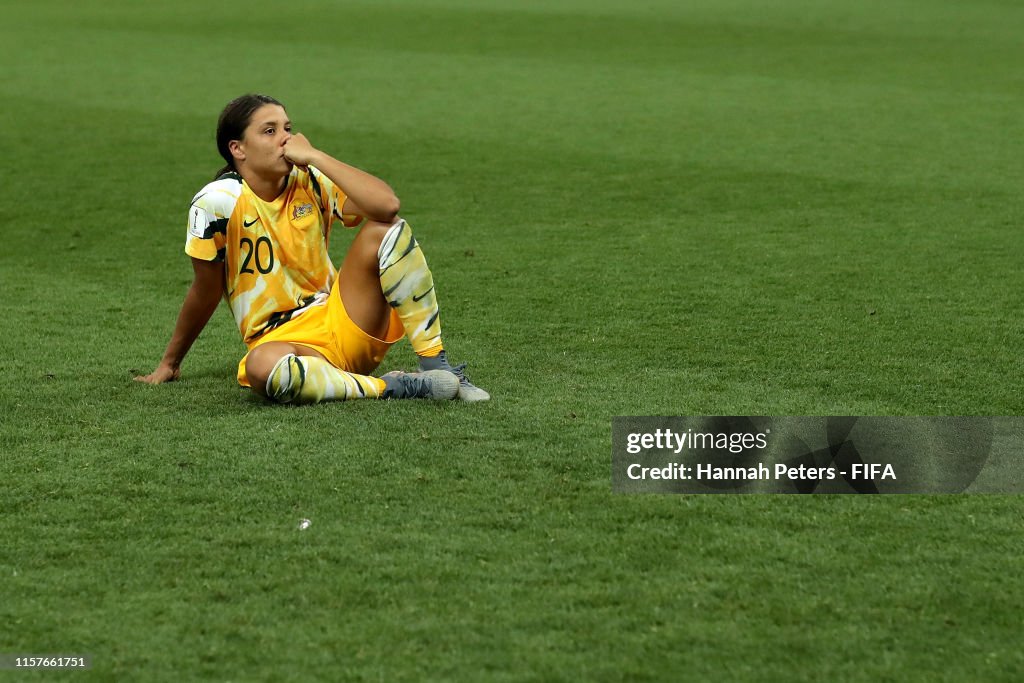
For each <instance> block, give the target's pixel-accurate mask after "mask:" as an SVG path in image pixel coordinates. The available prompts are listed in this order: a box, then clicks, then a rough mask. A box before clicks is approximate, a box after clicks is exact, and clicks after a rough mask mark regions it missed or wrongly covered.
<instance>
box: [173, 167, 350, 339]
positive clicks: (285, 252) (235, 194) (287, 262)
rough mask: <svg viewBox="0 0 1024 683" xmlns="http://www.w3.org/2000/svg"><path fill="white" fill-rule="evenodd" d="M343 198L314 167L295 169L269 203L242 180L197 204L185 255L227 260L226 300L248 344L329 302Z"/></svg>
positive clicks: (222, 185)
mask: <svg viewBox="0 0 1024 683" xmlns="http://www.w3.org/2000/svg"><path fill="white" fill-rule="evenodd" d="M344 204H345V194H344V193H343V192H342V191H341V190H340V189H339V188H338V187H337V186H335V185H334V183H333V182H331V180H330V179H329V178H328V177H327V176H325V175H324V174H322V173H321V172H320V171H318V170H317V169H315V168H313V167H312V166H310V167H309V169H308V170H304V169H300V168H299V167H298V166H296V167H294V168H293V169H292V171H291V173H290V174H289V175H288V182H287V185H286V186H285V189H284V191H283V192H282V193H281V195H280V196H279V197H277V199H275V200H273V201H270V202H266V201H263V200H262V199H260V198H259V197H257V196H256V195H255V194H254V193H253V191H252V190H251V189H250V188H249V186H248V185H247V184H246V183H245V181H243V180H242V178H241V176H239V175H238V174H237V173H226V174H224V175H222V176H220V177H219V178H218V179H217V180H215V181H213V182H212V183H209V184H208V185H207V186H206V187H204V188H203V189H202V190H200V191H199V193H198V194H196V196H195V197H194V198H193V199H192V206H191V208H190V209H189V216H188V237H187V238H186V240H185V253H186V254H188V255H189V256H192V257H195V258H197V259H202V260H204V261H222V262H223V263H224V273H225V292H224V295H225V298H226V299H227V302H228V305H229V306H230V307H231V314H232V315H233V316H234V318H235V323H236V324H237V325H238V330H239V332H241V333H242V340H243V341H244V342H245V343H246V345H249V344H251V343H252V342H254V341H255V340H256V339H257V338H258V337H259V336H260V335H261V334H263V333H264V332H267V331H268V330H271V329H273V328H275V327H277V326H279V325H281V324H283V323H285V322H287V321H289V320H291V319H292V318H294V317H295V316H296V315H299V314H300V313H302V312H304V311H306V310H308V309H309V308H310V307H311V306H317V305H321V304H323V303H324V302H326V300H327V295H328V293H329V292H330V291H331V284H332V283H333V282H334V278H335V276H336V274H337V272H336V270H335V268H334V264H332V263H331V259H330V256H329V255H328V253H327V242H328V238H329V236H330V231H331V226H332V224H333V223H334V221H336V220H337V221H340V220H342V218H341V210H342V207H343V206H344Z"/></svg>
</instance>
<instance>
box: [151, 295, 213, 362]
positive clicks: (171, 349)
mask: <svg viewBox="0 0 1024 683" xmlns="http://www.w3.org/2000/svg"><path fill="white" fill-rule="evenodd" d="M219 302H220V296H219V295H218V296H216V297H213V296H211V295H210V294H209V293H207V292H202V291H199V290H198V289H197V288H196V285H194V284H193V285H192V287H191V288H190V289H189V290H188V294H186V295H185V301H184V302H183V303H182V304H181V312H179V313H178V320H177V322H175V324H174V332H173V333H172V335H171V340H170V341H169V342H168V343H167V349H166V350H165V351H164V355H163V358H161V359H160V364H161V365H164V366H166V367H169V368H173V369H177V368H179V367H180V366H181V362H182V361H183V360H185V355H186V354H187V353H188V351H189V349H191V348H192V344H194V343H195V341H196V339H198V338H199V333H200V332H202V331H203V328H205V327H206V323H208V322H209V321H210V317H211V316H212V315H213V312H214V311H215V310H217V304H218V303H219Z"/></svg>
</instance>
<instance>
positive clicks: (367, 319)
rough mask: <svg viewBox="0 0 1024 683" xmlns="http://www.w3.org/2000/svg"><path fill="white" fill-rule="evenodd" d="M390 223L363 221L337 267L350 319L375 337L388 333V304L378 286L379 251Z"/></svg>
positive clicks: (341, 290) (339, 285) (340, 286)
mask: <svg viewBox="0 0 1024 683" xmlns="http://www.w3.org/2000/svg"><path fill="white" fill-rule="evenodd" d="M396 221H397V219H396ZM392 225H393V224H392V223H380V222H378V221H366V222H365V223H364V224H363V226H362V227H361V228H360V229H359V232H358V233H357V234H356V237H355V239H354V240H352V245H351V246H350V247H349V249H348V253H347V254H345V260H344V261H342V263H341V268H340V269H339V270H338V293H339V294H340V295H341V301H342V303H343V304H344V305H345V312H346V313H348V317H349V320H351V321H352V322H354V323H355V324H356V325H357V326H358V327H359V329H361V330H362V331H363V332H365V333H367V334H368V335H370V336H372V337H376V338H378V339H382V338H383V337H384V336H385V335H386V334H387V331H388V324H389V321H390V319H391V307H390V306H389V305H388V302H387V299H385V298H384V292H382V291H381V288H380V260H379V256H378V251H380V243H381V242H383V241H384V235H385V233H387V231H388V229H390V228H391V226H392Z"/></svg>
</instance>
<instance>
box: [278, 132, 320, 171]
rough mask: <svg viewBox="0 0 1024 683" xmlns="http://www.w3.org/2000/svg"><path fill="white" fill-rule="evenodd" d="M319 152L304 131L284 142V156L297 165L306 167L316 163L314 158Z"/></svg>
mask: <svg viewBox="0 0 1024 683" xmlns="http://www.w3.org/2000/svg"><path fill="white" fill-rule="evenodd" d="M319 153H320V152H319V151H318V150H317V149H316V147H314V146H313V145H312V144H310V142H309V140H308V139H307V138H306V136H305V135H303V134H302V133H296V134H295V135H293V136H291V137H290V138H288V140H287V141H285V143H284V158H285V159H287V160H288V161H290V162H292V163H293V164H295V165H296V166H302V167H303V168H305V167H306V166H309V165H310V164H312V163H315V162H314V158H315V157H316V155H317V154H319Z"/></svg>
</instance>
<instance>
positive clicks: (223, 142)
mask: <svg viewBox="0 0 1024 683" xmlns="http://www.w3.org/2000/svg"><path fill="white" fill-rule="evenodd" d="M265 104H276V105H278V106H280V107H283V106H284V105H283V104H281V103H280V102H278V101H277V100H275V99H274V98H273V97H270V96H269V95H253V94H249V95H242V96H241V97H236V98H235V99H233V100H231V101H230V102H228V104H227V106H226V107H224V111H222V112H221V113H220V118H218V119H217V151H218V152H220V155H221V156H222V157H224V161H226V162H227V165H226V166H224V168H222V169H220V170H219V171H217V175H215V176H213V179H214V180H216V179H217V178H219V177H221V176H222V175H224V174H225V173H237V172H238V169H237V168H235V158H234V157H233V156H231V150H230V149H228V145H229V144H230V143H231V141H232V140H241V139H242V136H243V135H244V134H245V129H246V128H248V127H249V122H250V121H251V120H252V115H253V112H255V111H256V110H257V109H259V108H260V107H262V106H263V105H265Z"/></svg>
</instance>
